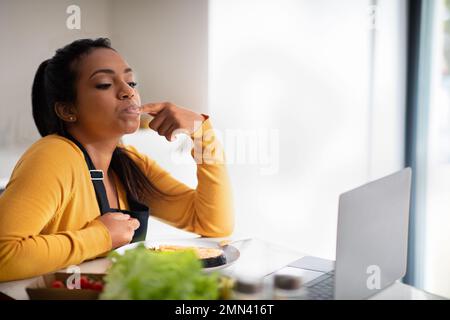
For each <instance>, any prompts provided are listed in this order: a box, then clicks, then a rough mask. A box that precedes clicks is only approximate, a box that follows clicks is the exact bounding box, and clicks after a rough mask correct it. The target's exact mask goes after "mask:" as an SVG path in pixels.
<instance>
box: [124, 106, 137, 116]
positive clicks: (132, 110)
mask: <svg viewBox="0 0 450 320" xmlns="http://www.w3.org/2000/svg"><path fill="white" fill-rule="evenodd" d="M122 112H124V113H126V114H134V115H139V114H141V108H139V107H138V106H129V107H126V108H125V109H123V110H122Z"/></svg>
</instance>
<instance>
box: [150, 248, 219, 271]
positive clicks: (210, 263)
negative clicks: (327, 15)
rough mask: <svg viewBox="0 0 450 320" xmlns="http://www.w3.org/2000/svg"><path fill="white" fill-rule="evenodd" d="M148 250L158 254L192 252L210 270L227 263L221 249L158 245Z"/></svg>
mask: <svg viewBox="0 0 450 320" xmlns="http://www.w3.org/2000/svg"><path fill="white" fill-rule="evenodd" d="M149 249H150V250H154V251H160V252H178V251H189V250H192V251H194V253H195V255H196V256H197V258H198V259H200V261H201V262H202V264H203V267H204V268H212V267H217V266H221V265H224V264H226V263H227V258H226V256H225V253H224V252H223V250H222V249H218V248H206V247H196V246H179V245H160V246H158V247H155V248H149Z"/></svg>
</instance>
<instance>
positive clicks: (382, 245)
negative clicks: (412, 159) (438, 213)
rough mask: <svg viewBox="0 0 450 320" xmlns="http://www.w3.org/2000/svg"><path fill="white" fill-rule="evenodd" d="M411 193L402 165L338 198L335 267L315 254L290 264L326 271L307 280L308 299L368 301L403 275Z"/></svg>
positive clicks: (407, 173) (407, 174)
mask: <svg viewBox="0 0 450 320" xmlns="http://www.w3.org/2000/svg"><path fill="white" fill-rule="evenodd" d="M410 193H411V169H410V168H406V169H403V170H401V171H399V172H396V173H394V174H392V175H389V176H387V177H384V178H381V179H379V180H376V181H373V182H370V183H368V184H366V185H363V186H361V187H359V188H356V189H354V190H351V191H348V192H346V193H344V194H342V195H341V196H340V198H339V213H338V228H337V247H336V262H335V269H334V270H330V269H333V267H332V263H330V261H329V260H323V259H315V258H313V257H304V258H302V259H300V260H298V261H296V262H294V263H291V264H290V265H289V266H290V267H297V268H302V269H306V270H314V271H322V272H325V273H324V274H323V275H321V276H319V277H317V278H316V279H314V280H312V281H310V282H307V283H305V286H306V287H307V288H308V295H309V298H310V299H314V300H316V299H319V300H325V299H366V298H368V297H370V296H371V295H374V294H375V293H377V292H379V291H380V290H382V289H384V288H386V287H387V286H389V285H390V284H392V283H393V282H395V281H396V280H398V279H401V278H402V277H403V276H404V275H405V273H406V261H407V245H408V222H409V204H410ZM321 260H322V261H321ZM327 269H328V270H327ZM327 271H329V272H327Z"/></svg>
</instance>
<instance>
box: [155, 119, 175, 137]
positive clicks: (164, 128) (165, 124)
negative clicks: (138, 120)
mask: <svg viewBox="0 0 450 320" xmlns="http://www.w3.org/2000/svg"><path fill="white" fill-rule="evenodd" d="M173 124H174V123H173V119H172V118H170V117H166V119H165V120H164V121H163V123H161V125H160V126H159V128H158V134H159V135H160V136H165V135H166V133H167V130H169V129H170V128H171V127H172V126H173Z"/></svg>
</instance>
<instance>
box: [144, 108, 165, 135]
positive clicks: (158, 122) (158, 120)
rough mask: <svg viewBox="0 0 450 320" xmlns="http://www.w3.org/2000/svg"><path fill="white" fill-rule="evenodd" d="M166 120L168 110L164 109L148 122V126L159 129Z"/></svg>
mask: <svg viewBox="0 0 450 320" xmlns="http://www.w3.org/2000/svg"><path fill="white" fill-rule="evenodd" d="M164 120H166V112H165V111H164V110H163V111H162V112H160V113H158V115H157V116H156V117H154V118H153V120H152V121H150V122H149V123H148V126H149V128H150V129H152V130H154V131H158V130H159V127H160V126H161V124H162V123H163V122H164Z"/></svg>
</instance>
